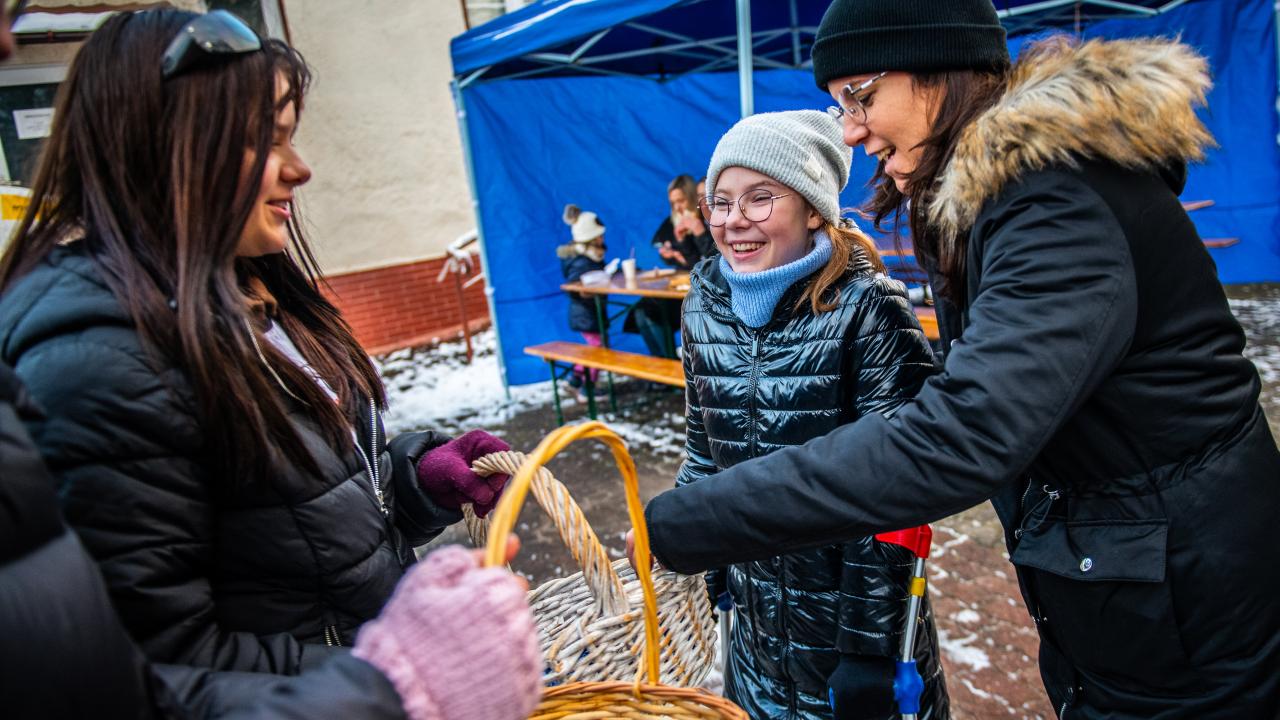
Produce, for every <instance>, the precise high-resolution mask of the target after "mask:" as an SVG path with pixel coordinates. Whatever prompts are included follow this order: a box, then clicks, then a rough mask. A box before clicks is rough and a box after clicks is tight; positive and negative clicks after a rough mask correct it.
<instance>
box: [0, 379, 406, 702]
mask: <svg viewBox="0 0 1280 720" xmlns="http://www.w3.org/2000/svg"><path fill="white" fill-rule="evenodd" d="M39 417H40V413H39V411H38V410H37V409H36V408H35V406H34V404H32V403H31V402H30V401H29V399H28V398H27V397H26V395H25V393H24V392H23V390H22V388H21V386H20V384H19V382H18V379H17V376H16V375H14V374H13V372H12V370H10V369H9V368H8V367H6V366H4V365H3V364H0V477H2V478H3V479H4V481H3V482H0V636H3V637H4V642H3V643H0V697H2V698H4V716H5V717H6V718H11V719H12V720H28V719H31V720H36V719H39V720H73V719H74V720H79V719H80V718H86V717H100V718H113V719H114V718H121V719H124V718H139V719H143V718H214V717H217V718H223V719H224V720H251V719H262V720H265V719H266V718H275V719H277V720H279V719H280V718H289V717H296V718H335V719H337V718H350V717H361V718H367V719H368V720H383V719H386V720H391V719H393V718H403V717H404V713H403V710H402V709H401V706H400V696H399V695H398V694H397V693H396V691H395V688H394V687H393V686H392V685H391V683H390V682H389V681H388V680H387V679H386V678H385V677H384V676H383V675H382V674H381V673H379V672H378V671H377V670H376V669H375V668H373V667H372V666H370V665H368V664H366V663H364V662H363V661H360V660H357V659H355V658H354V657H352V656H350V655H345V656H338V657H335V658H333V659H331V660H330V661H329V662H327V663H325V664H324V665H323V666H321V667H320V668H319V669H317V670H314V671H311V672H308V673H307V674H306V675H305V676H303V677H298V678H282V677H279V676H276V675H265V674H257V675H246V674H241V673H215V672H211V671H208V670H202V669H196V668H190V667H180V666H153V665H151V664H149V663H148V662H147V661H146V659H145V658H144V657H143V655H142V652H141V651H139V650H138V649H137V647H136V646H134V644H133V643H132V642H131V641H130V639H129V636H128V633H127V632H125V629H124V627H123V626H121V624H120V620H119V618H118V617H117V616H116V614H115V610H114V609H113V608H112V607H111V603H110V600H108V598H107V591H106V588H105V586H104V585H103V582H102V577H101V575H100V574H99V573H98V566H97V565H96V564H95V563H94V561H93V559H92V558H91V557H89V555H88V553H87V552H85V550H84V548H83V546H82V545H81V544H80V541H79V539H78V538H77V537H76V536H75V534H74V533H72V532H71V531H70V530H68V529H67V528H66V527H65V526H64V525H63V522H62V518H61V516H60V515H59V512H58V502H57V496H56V494H55V492H54V480H53V478H52V477H51V476H50V475H49V473H48V471H47V470H46V469H45V467H44V463H43V462H42V461H41V459H40V456H39V453H38V452H37V450H36V448H35V444H34V443H33V442H32V441H31V438H30V437H29V436H28V435H27V431H26V428H25V427H23V422H24V421H25V422H31V421H34V420H37V419H38V418H39Z"/></svg>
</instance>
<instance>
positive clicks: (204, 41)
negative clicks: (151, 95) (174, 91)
mask: <svg viewBox="0 0 1280 720" xmlns="http://www.w3.org/2000/svg"><path fill="white" fill-rule="evenodd" d="M261 49H262V38H260V37H258V33H256V32H254V31H253V28H251V27H249V26H248V25H246V24H245V23H244V21H243V20H241V19H240V18H238V17H236V16H235V15H232V14H231V13H229V12H227V11H226V10H214V11H213V12H210V13H206V14H204V15H201V16H200V17H198V18H196V19H194V20H192V21H191V22H189V23H187V24H186V25H184V26H183V27H182V29H181V30H179V31H178V34H177V35H176V36H175V37H174V38H173V41H172V42H170V43H169V47H168V48H167V49H166V50H165V51H164V59H163V60H162V61H161V64H160V72H161V74H162V75H163V76H164V79H165V80H169V79H171V78H173V77H176V76H178V75H181V74H182V73H184V72H186V71H187V70H190V69H191V68H193V67H197V66H199V65H200V64H201V63H203V62H206V61H208V60H210V59H212V58H217V57H221V56H226V55H243V54H244V53H251V52H257V51H258V50H261Z"/></svg>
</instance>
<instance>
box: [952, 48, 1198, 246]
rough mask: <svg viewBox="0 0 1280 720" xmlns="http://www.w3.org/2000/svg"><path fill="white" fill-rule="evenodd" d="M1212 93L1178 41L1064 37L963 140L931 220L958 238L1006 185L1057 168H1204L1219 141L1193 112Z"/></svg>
mask: <svg viewBox="0 0 1280 720" xmlns="http://www.w3.org/2000/svg"><path fill="white" fill-rule="evenodd" d="M1210 87H1211V82H1210V80H1209V70H1208V63H1207V62H1206V61H1205V59H1204V58H1203V57H1202V56H1200V55H1199V54H1197V53H1196V52H1195V51H1194V50H1192V49H1191V48H1190V47H1188V46H1187V45H1184V44H1182V43H1180V42H1176V41H1172V40H1161V39H1155V38H1150V39H1136V40H1108V41H1104V40H1090V41H1089V42H1087V43H1084V44H1076V43H1075V42H1074V41H1073V40H1071V39H1069V38H1066V37H1055V38H1050V39H1048V40H1045V41H1043V42H1041V43H1037V44H1036V45H1034V46H1030V47H1028V48H1027V49H1026V50H1024V51H1023V54H1022V56H1021V58H1020V59H1019V60H1018V62H1017V64H1016V65H1014V67H1013V68H1012V70H1011V74H1010V78H1009V89H1008V90H1007V91H1006V92H1005V94H1004V96H1003V97H1001V99H1000V100H999V101H998V102H997V103H996V104H995V105H994V106H993V107H991V108H990V109H989V110H987V111H986V112H985V113H983V114H982V115H979V116H978V119H977V120H975V121H974V122H973V123H972V124H971V125H970V126H969V127H968V128H966V129H965V130H964V132H963V133H962V134H961V136H960V141H959V142H958V143H957V145H956V149H955V152H954V153H953V154H952V157H951V161H950V162H949V163H948V164H947V166H946V168H944V169H943V171H942V173H941V174H940V175H939V178H938V186H937V191H936V193H935V194H934V196H933V198H932V200H931V201H930V204H929V208H928V217H929V221H930V223H931V224H932V225H933V226H934V227H936V228H938V229H939V230H941V231H942V232H943V237H955V236H956V235H957V234H959V233H960V232H963V231H965V230H967V229H968V228H969V227H971V226H972V225H973V223H974V220H975V219H976V218H977V216H978V212H979V211H980V210H981V209H982V206H983V205H984V204H985V203H986V202H987V201H988V200H990V199H991V198H992V197H994V196H995V195H996V194H998V193H999V192H1000V190H1001V189H1002V188H1004V186H1005V185H1006V184H1007V183H1009V182H1012V181H1014V180H1016V179H1017V178H1018V177H1019V176H1021V175H1022V174H1023V173H1025V172H1029V171H1034V170H1039V169H1042V168H1044V167H1047V166H1049V165H1052V164H1066V165H1072V166H1074V165H1075V164H1076V163H1077V161H1078V160H1079V159H1080V158H1105V159H1108V160H1111V161H1113V162H1116V163H1118V164H1120V165H1123V166H1125V167H1130V168H1149V167H1154V166H1157V165H1159V164H1161V163H1164V162H1168V161H1170V160H1175V159H1177V160H1184V161H1197V160H1202V159H1204V154H1205V149H1206V148H1207V147H1211V146H1213V145H1214V141H1213V137H1212V136H1211V135H1210V134H1209V131H1208V130H1207V129H1205V127H1204V125H1203V124H1202V123H1201V122H1200V119H1199V118H1197V117H1196V114H1195V109H1194V106H1196V105H1204V103H1205V95H1206V93H1208V91H1209V88H1210Z"/></svg>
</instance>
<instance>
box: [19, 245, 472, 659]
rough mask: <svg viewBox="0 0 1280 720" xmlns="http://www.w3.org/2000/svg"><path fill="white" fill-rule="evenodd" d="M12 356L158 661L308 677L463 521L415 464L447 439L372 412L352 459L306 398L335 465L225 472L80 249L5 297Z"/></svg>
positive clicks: (72, 502) (188, 406) (127, 613)
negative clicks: (327, 434)
mask: <svg viewBox="0 0 1280 720" xmlns="http://www.w3.org/2000/svg"><path fill="white" fill-rule="evenodd" d="M0 354H2V355H3V357H2V358H0V359H2V360H3V361H4V362H6V363H10V364H12V365H13V367H14V368H15V370H16V372H17V373H18V375H19V376H20V377H21V378H22V379H23V381H24V382H25V383H26V385H27V388H28V390H29V391H30V393H31V395H32V396H33V397H34V398H35V399H36V401H37V402H39V403H40V405H41V406H42V407H43V408H44V410H45V413H46V415H47V417H46V418H44V419H41V420H35V421H33V422H31V423H30V424H29V429H30V432H31V436H32V437H33V438H34V440H35V442H36V444H37V446H38V447H39V449H40V451H41V453H42V455H43V456H44V458H45V460H46V462H47V463H48V464H49V467H50V469H51V470H52V471H53V474H54V476H55V477H56V479H57V483H58V493H59V498H60V500H61V504H62V510H63V514H64V516H65V518H66V520H67V522H68V524H69V525H70V526H71V527H72V529H74V530H75V531H76V532H77V533H78V534H79V536H80V539H81V541H82V542H83V543H84V545H85V547H86V548H87V549H88V550H89V552H90V554H91V555H92V556H93V558H94V559H95V560H96V561H97V562H98V565H99V567H100V568H101V570H102V574H103V576H104V577H105V579H106V584H107V589H108V590H109V592H110V595H111V600H112V602H113V604H114V605H115V607H116V609H117V611H118V612H119V614H120V617H121V619H122V620H123V622H124V624H125V627H126V628H128V630H129V632H130V634H131V635H132V636H133V639H134V640H135V641H136V642H137V643H138V644H139V645H140V646H141V647H142V649H143V650H144V651H145V652H146V653H147V655H148V657H150V658H151V659H152V660H153V661H158V662H170V663H179V664H185V665H194V666H199V667H208V668H212V669H217V670H241V671H255V672H268V673H279V674H286V675H292V674H296V673H298V672H299V671H301V670H302V669H304V668H306V667H310V666H312V665H314V664H315V663H316V662H318V661H320V660H323V659H324V658H325V657H326V656H328V655H330V654H332V652H334V650H333V649H332V648H329V647H326V645H347V644H349V643H350V642H351V641H352V640H353V639H354V635H355V631H356V629H357V628H358V627H359V625H360V624H361V623H363V622H364V621H366V620H369V619H370V618H372V617H374V616H375V615H376V614H377V613H378V611H379V610H380V609H381V607H382V605H383V603H384V602H385V601H386V600H387V598H388V597H389V596H390V594H391V591H392V589H393V588H394V587H395V585H396V583H397V581H398V580H399V578H400V576H401V574H402V573H403V570H404V568H405V567H406V566H407V565H408V564H409V563H411V562H413V559H414V556H413V550H412V546H414V545H417V544H420V543H423V542H426V541H427V540H428V539H429V538H430V537H432V536H433V535H434V534H435V533H437V532H439V530H440V529H441V528H443V527H444V526H445V525H446V524H448V523H449V522H451V521H452V520H454V519H455V518H457V517H458V516H457V514H456V513H454V512H452V511H445V510H442V509H440V508H438V507H436V506H435V505H434V504H433V503H432V502H431V501H430V499H429V498H428V497H427V496H426V495H425V494H423V493H422V492H421V490H419V489H418V487H417V483H416V478H415V476H414V472H413V462H412V459H411V458H414V457H417V456H419V455H421V453H422V452H423V451H424V450H425V449H426V448H428V447H431V446H434V445H435V444H438V443H440V442H442V441H443V438H441V437H438V436H435V435H433V434H431V433H424V434H417V435H414V436H402V437H400V438H397V441H396V443H393V445H394V446H395V447H393V448H392V452H390V453H389V452H388V450H387V448H386V445H385V442H384V440H385V438H384V436H383V432H382V427H381V421H380V418H379V416H378V413H377V412H376V410H374V409H373V408H372V406H371V407H370V410H369V411H368V413H367V414H366V415H365V417H364V418H362V419H360V420H359V421H358V423H359V426H358V441H359V442H358V444H359V446H360V449H361V452H359V453H356V452H353V453H351V454H349V455H347V454H344V455H339V454H338V453H336V452H335V451H334V450H333V449H332V448H330V447H329V446H328V445H327V444H326V443H325V441H324V440H323V439H322V435H321V434H320V432H319V428H318V426H316V425H315V424H314V423H313V421H311V420H310V418H309V417H308V416H307V415H306V413H305V412H304V409H303V408H302V407H301V406H295V408H294V410H293V412H292V414H291V419H292V421H293V422H294V423H295V429H296V430H297V431H298V433H299V435H300V437H302V438H303V440H304V442H306V443H307V445H308V446H309V447H310V448H311V450H312V452H313V454H314V456H315V458H316V461H317V463H318V464H319V466H320V467H321V468H322V469H323V470H324V475H323V476H321V477H312V476H310V475H307V474H304V473H303V472H302V471H300V470H295V469H292V468H283V469H281V471H280V472H279V473H278V474H276V475H275V476H273V477H270V478H255V479H250V480H243V479H239V478H224V477H214V476H212V475H211V474H210V472H209V470H208V468H210V467H211V466H212V464H211V463H210V462H209V461H208V458H207V457H206V456H205V452H206V451H205V449H204V443H203V442H202V438H203V436H204V435H205V434H206V433H207V432H210V429H208V428H202V427H200V426H199V424H198V423H197V420H196V415H195V412H194V409H193V406H192V405H193V399H192V392H191V389H190V386H189V384H188V382H187V379H186V377H185V376H184V374H183V372H182V371H181V370H180V369H179V368H177V367H174V366H169V367H164V368H161V369H160V371H159V372H157V371H156V369H155V367H154V365H153V362H154V361H153V359H152V358H151V357H149V356H148V355H147V354H146V353H145V352H144V350H143V348H142V346H141V344H140V341H139V336H138V334H137V332H136V331H135V328H134V325H133V322H132V320H131V319H130V317H129V316H128V315H127V313H126V312H125V311H124V309H123V308H122V307H121V306H120V304H119V303H118V302H117V301H116V298H115V297H114V296H113V295H112V293H111V291H110V290H109V289H108V288H107V286H106V285H105V284H104V282H103V281H102V279H101V276H100V274H99V270H98V267H97V265H96V263H95V262H94V261H93V260H91V259H90V258H88V257H87V256H86V255H85V254H83V251H82V248H81V246H80V244H73V245H71V246H69V247H64V248H59V249H57V250H55V251H54V252H53V253H51V254H50V256H49V257H48V258H46V259H45V260H44V261H43V262H42V263H40V264H39V265H38V266H37V267H36V268H35V269H34V270H33V271H32V272H31V273H30V274H28V275H27V276H26V277H24V278H22V279H21V280H19V281H18V282H17V283H15V284H14V286H12V288H11V289H10V290H9V291H8V292H6V293H5V295H4V297H3V298H2V299H0ZM362 455H367V456H371V457H373V458H374V459H375V460H376V462H375V463H374V464H373V466H372V468H367V467H366V466H367V462H366V460H364V459H363V457H362ZM393 455H394V456H396V459H395V460H393ZM370 469H372V470H373V471H374V472H375V473H376V478H377V481H378V483H379V485H380V487H381V490H382V492H383V496H384V505H385V510H386V515H385V516H384V514H383V512H382V511H381V510H380V507H379V500H378V498H377V495H376V493H375V489H374V483H373V482H372V479H373V478H371V473H370V472H369V470H370Z"/></svg>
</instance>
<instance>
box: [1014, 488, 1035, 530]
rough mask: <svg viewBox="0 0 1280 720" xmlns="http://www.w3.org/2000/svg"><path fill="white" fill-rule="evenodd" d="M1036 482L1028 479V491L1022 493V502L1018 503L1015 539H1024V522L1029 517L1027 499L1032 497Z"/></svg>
mask: <svg viewBox="0 0 1280 720" xmlns="http://www.w3.org/2000/svg"><path fill="white" fill-rule="evenodd" d="M1032 482H1034V480H1033V479H1032V478H1030V477H1028V478H1027V489H1026V490H1023V491H1022V501H1021V502H1019V503H1018V527H1016V528H1014V530H1013V539H1014V540H1021V539H1022V521H1023V520H1024V519H1026V517H1027V497H1028V496H1030V495H1031V483H1032Z"/></svg>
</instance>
